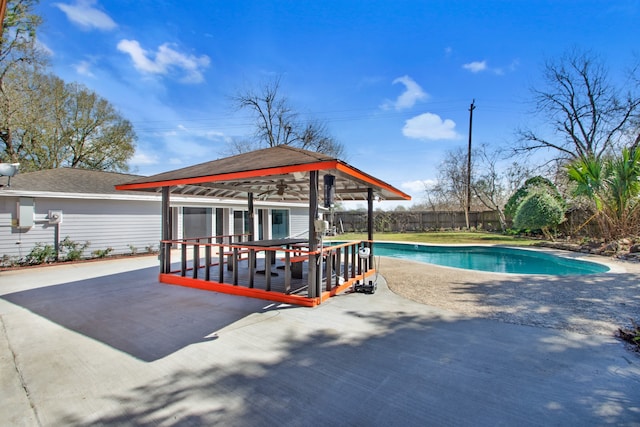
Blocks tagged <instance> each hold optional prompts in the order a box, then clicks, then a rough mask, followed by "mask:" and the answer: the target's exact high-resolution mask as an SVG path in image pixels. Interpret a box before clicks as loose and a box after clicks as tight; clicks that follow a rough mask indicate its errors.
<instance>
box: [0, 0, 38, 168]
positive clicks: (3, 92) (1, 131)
mask: <svg viewBox="0 0 640 427" xmlns="http://www.w3.org/2000/svg"><path fill="white" fill-rule="evenodd" d="M37 3H38V1H37V0H14V1H8V2H7V4H6V14H5V18H4V22H3V32H2V38H1V39H0V140H1V143H2V144H3V146H4V150H3V153H2V154H3V156H2V160H8V161H10V162H17V161H19V158H18V155H17V151H18V150H17V149H16V148H14V146H13V144H14V142H13V138H12V130H13V125H14V123H15V121H16V120H18V119H17V117H16V115H17V114H18V112H20V111H21V110H22V109H23V108H24V106H23V105H21V104H20V103H21V101H22V100H23V99H22V98H19V99H17V100H16V99H15V97H14V93H13V92H12V91H11V90H9V89H8V88H7V76H8V75H10V74H13V76H15V75H16V74H17V73H19V72H20V71H19V70H18V69H21V70H26V69H37V68H40V67H42V66H44V65H46V55H45V53H44V52H43V50H42V49H40V48H38V45H37V44H36V37H35V35H36V30H37V28H38V26H39V25H40V24H41V22H42V19H41V18H40V16H38V15H36V14H35V13H33V9H34V8H35V5H36V4H37Z"/></svg>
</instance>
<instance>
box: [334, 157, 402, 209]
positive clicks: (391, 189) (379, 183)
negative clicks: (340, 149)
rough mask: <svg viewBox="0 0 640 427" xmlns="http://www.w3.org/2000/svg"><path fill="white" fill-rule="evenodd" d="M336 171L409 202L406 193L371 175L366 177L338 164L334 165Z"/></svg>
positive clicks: (351, 168)
mask: <svg viewBox="0 0 640 427" xmlns="http://www.w3.org/2000/svg"><path fill="white" fill-rule="evenodd" d="M336 169H337V170H339V171H340V172H344V173H346V174H347V175H349V176H351V177H353V178H357V179H360V180H362V181H364V182H367V183H369V184H373V185H375V186H377V187H380V188H384V189H385V190H387V191H389V192H391V193H393V194H397V195H398V196H400V197H402V198H403V199H405V200H411V196H410V195H408V194H406V193H403V192H402V191H400V190H398V189H397V188H394V187H393V186H391V185H389V184H387V183H386V182H384V181H381V180H379V179H377V178H374V177H372V176H371V175H368V174H366V173H364V172H362V171H359V170H358V169H356V168H353V167H351V166H349V165H346V164H344V163H338V164H337V165H336Z"/></svg>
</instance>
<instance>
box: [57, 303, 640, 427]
mask: <svg viewBox="0 0 640 427" xmlns="http://www.w3.org/2000/svg"><path fill="white" fill-rule="evenodd" d="M344 318H345V320H346V324H347V325H348V324H349V323H350V322H356V323H357V322H362V321H366V322H369V323H370V324H371V325H373V326H374V331H376V332H375V333H373V334H366V335H362V336H361V338H360V339H353V338H349V339H347V338H346V336H345V334H344V333H341V332H339V331H335V330H321V329H319V328H318V329H316V330H315V331H314V332H313V333H310V334H308V335H306V336H305V335H300V336H298V337H292V336H289V338H288V339H283V336H278V334H274V337H273V341H272V342H271V345H272V349H275V350H277V352H278V354H279V355H280V357H278V358H276V359H275V360H274V358H273V357H262V358H260V357H248V355H246V354H245V355H244V356H243V355H241V354H234V356H233V357H234V360H233V361H231V360H220V359H215V360H214V359H211V360H205V361H203V363H200V364H198V365H197V366H190V367H188V368H187V367H185V366H183V367H182V368H181V369H179V370H176V371H172V372H171V373H170V374H169V375H167V376H166V377H162V378H158V379H157V380H155V381H153V382H151V383H149V384H145V385H144V386H139V387H137V388H134V389H131V390H128V391H126V392H123V393H120V394H114V395H112V396H110V399H111V400H112V401H113V402H115V404H116V405H117V407H118V408H120V409H121V410H120V411H119V412H118V413H117V414H103V415H102V416H100V417H99V418H98V419H96V420H93V423H94V424H96V425H136V426H151V425H194V426H196V425H198V426H199V425H234V426H271V425H282V426H300V425H331V426H355V425H363V426H364V425H402V426H424V425H460V426H462V425H469V426H471V425H472V426H483V425H497V424H500V425H523V426H524V425H605V424H612V425H632V424H633V423H634V422H637V421H638V420H639V419H640V407H639V406H638V402H640V388H638V387H637V384H638V371H637V368H635V371H634V372H635V373H633V375H632V374H631V373H630V371H629V366H628V362H627V361H625V360H624V359H623V358H620V357H613V356H612V357H608V358H607V357H605V360H599V361H598V362H597V363H595V365H596V366H602V369H601V370H593V369H591V367H592V366H594V360H596V359H602V357H603V353H604V354H606V352H607V351H608V350H610V347H611V348H612V349H614V352H615V348H616V347H615V345H613V346H612V345H611V342H608V341H606V340H605V341H602V342H598V341H597V340H593V341H591V342H589V343H585V342H581V341H575V342H574V341H572V340H571V339H570V338H567V336H566V335H563V333H561V332H559V331H551V330H548V329H547V330H543V329H536V328H526V327H515V328H519V329H520V330H521V331H522V332H523V333H522V334H520V335H518V334H513V333H507V329H508V328H511V329H513V328H514V326H513V325H507V324H502V323H498V322H488V321H485V320H481V319H475V320H456V321H450V320H444V319H441V318H438V317H437V316H424V315H418V314H406V313H405V314H403V313H398V312H382V311H380V312H374V311H363V312H348V313H344ZM246 333H247V336H250V333H251V331H247V332H246ZM603 340H604V338H603ZM256 351H258V352H259V349H258V348H256ZM187 402H188V404H187ZM61 421H63V424H67V425H77V424H82V423H83V422H86V420H84V419H76V418H74V417H73V416H68V417H67V418H65V419H62V420H61Z"/></svg>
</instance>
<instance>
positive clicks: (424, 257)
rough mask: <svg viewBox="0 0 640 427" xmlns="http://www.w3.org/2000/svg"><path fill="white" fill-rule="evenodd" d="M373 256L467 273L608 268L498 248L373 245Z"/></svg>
mask: <svg viewBox="0 0 640 427" xmlns="http://www.w3.org/2000/svg"><path fill="white" fill-rule="evenodd" d="M373 248H374V249H373V252H374V255H375V256H376V257H377V256H378V255H382V256H388V257H394V258H403V259H409V260H413V261H420V262H426V263H429V264H437V265H443V266H447V267H455V268H465V269H468V270H480V271H490V272H495V273H515V274H551V275H556V276H565V275H577V274H595V273H604V272H607V271H609V267H607V266H605V265H602V264H597V263H595V262H589V261H582V260H577V259H569V258H562V257H559V256H555V255H551V254H548V253H543V252H538V251H533V250H524V249H514V248H504V247H497V246H430V245H416V244H403V243H384V242H376V243H375V245H374V247H373Z"/></svg>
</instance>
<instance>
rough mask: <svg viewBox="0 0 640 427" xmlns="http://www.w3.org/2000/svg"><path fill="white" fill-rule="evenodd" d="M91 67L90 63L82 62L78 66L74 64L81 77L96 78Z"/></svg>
mask: <svg viewBox="0 0 640 427" xmlns="http://www.w3.org/2000/svg"><path fill="white" fill-rule="evenodd" d="M91 65H92V64H91V62H89V61H80V62H78V63H77V64H73V67H74V68H75V69H76V73H78V74H80V75H81V76H87V77H95V76H94V75H93V73H92V72H91Z"/></svg>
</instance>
